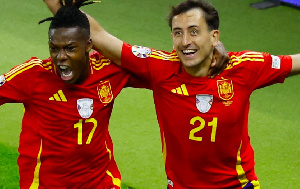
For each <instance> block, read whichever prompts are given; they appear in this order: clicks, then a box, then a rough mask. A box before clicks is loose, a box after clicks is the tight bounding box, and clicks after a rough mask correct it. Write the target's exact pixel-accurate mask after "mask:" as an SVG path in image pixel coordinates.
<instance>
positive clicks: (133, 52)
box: [121, 43, 181, 89]
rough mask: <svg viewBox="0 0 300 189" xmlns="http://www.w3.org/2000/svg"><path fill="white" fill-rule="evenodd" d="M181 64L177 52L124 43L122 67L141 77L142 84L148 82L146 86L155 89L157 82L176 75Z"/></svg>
mask: <svg viewBox="0 0 300 189" xmlns="http://www.w3.org/2000/svg"><path fill="white" fill-rule="evenodd" d="M180 65H181V64H180V60H179V58H178V56H177V54H176V52H171V53H169V52H165V51H162V50H155V49H152V48H148V47H142V46H137V45H133V46H131V45H129V44H126V43H123V48H122V55H121V67H122V68H123V69H125V70H127V71H129V72H131V73H133V74H134V75H136V77H138V78H140V79H141V80H140V81H139V82H140V84H141V82H146V85H147V87H146V88H148V87H150V89H153V88H154V87H155V86H156V85H157V83H159V82H161V81H163V80H165V79H167V78H169V77H171V76H172V75H174V73H175V72H178V70H180Z"/></svg>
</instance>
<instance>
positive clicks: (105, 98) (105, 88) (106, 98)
mask: <svg viewBox="0 0 300 189" xmlns="http://www.w3.org/2000/svg"><path fill="white" fill-rule="evenodd" d="M97 90H98V95H99V98H100V101H101V102H102V103H105V104H107V103H110V102H111V101H112V100H113V93H112V90H111V85H110V82H109V81H102V82H100V84H99V85H98V86H97Z"/></svg>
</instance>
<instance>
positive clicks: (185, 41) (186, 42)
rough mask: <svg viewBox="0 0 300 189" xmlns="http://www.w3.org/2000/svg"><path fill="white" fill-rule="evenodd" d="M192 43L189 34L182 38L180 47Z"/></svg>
mask: <svg viewBox="0 0 300 189" xmlns="http://www.w3.org/2000/svg"><path fill="white" fill-rule="evenodd" d="M191 43H192V38H191V36H190V35H189V34H184V35H183V36H182V45H183V46H189V45H190V44H191Z"/></svg>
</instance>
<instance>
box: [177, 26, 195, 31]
mask: <svg viewBox="0 0 300 189" xmlns="http://www.w3.org/2000/svg"><path fill="white" fill-rule="evenodd" d="M191 28H199V26H197V25H191V26H189V27H188V29H191ZM174 30H182V28H180V27H176V28H173V29H172V31H174Z"/></svg>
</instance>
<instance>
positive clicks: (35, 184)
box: [29, 140, 42, 189]
mask: <svg viewBox="0 0 300 189" xmlns="http://www.w3.org/2000/svg"><path fill="white" fill-rule="evenodd" d="M41 154H42V140H41V145H40V151H39V153H38V156H37V163H36V167H35V170H34V178H33V181H32V183H31V186H30V188H29V189H38V188H39V184H40V180H39V173H40V168H41Z"/></svg>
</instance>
